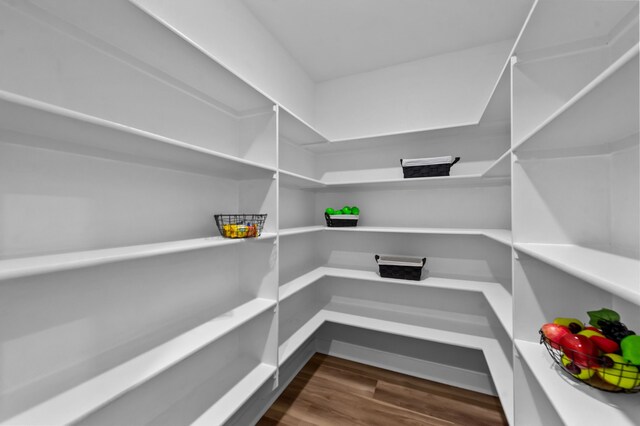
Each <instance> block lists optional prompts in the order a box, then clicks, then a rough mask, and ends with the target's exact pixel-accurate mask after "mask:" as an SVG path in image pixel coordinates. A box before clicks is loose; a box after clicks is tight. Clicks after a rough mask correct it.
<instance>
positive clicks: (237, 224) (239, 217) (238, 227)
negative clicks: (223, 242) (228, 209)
mask: <svg viewBox="0 0 640 426" xmlns="http://www.w3.org/2000/svg"><path fill="white" fill-rule="evenodd" d="M213 217H214V218H215V220H216V225H217V226H218V230H219V231H220V235H222V236H223V237H225V238H255V237H259V236H260V234H261V233H262V228H263V227H264V222H265V220H266V219H267V215H266V214H216V215H214V216H213Z"/></svg>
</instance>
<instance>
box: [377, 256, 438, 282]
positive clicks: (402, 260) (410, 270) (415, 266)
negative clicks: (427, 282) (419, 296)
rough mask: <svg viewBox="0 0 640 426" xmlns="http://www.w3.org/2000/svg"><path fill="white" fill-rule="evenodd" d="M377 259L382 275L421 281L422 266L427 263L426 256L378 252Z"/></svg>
mask: <svg viewBox="0 0 640 426" xmlns="http://www.w3.org/2000/svg"><path fill="white" fill-rule="evenodd" d="M375 259H376V262H377V263H378V268H379V270H380V276H381V277H383V278H396V279H400V280H413V281H420V278H421V277H422V268H423V267H424V265H425V264H426V263H427V258H426V257H423V258H420V257H410V256H379V255H377V254H376V255H375Z"/></svg>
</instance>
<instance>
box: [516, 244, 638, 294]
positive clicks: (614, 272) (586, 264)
mask: <svg viewBox="0 0 640 426" xmlns="http://www.w3.org/2000/svg"><path fill="white" fill-rule="evenodd" d="M514 248H515V249H516V250H518V251H520V252H522V253H525V254H527V255H529V256H531V257H533V258H535V259H538V260H540V261H542V262H545V263H547V264H549V265H551V266H553V267H555V268H558V269H560V270H561V271H564V272H566V273H568V274H570V275H573V276H575V277H578V278H580V279H581V280H584V281H586V282H588V283H591V284H593V285H594V286H596V287H599V288H602V289H604V290H606V291H608V292H611V293H613V294H615V295H616V296H619V297H622V298H623V299H626V300H628V301H630V302H632V303H634V304H636V305H640V284H639V282H640V260H638V259H632V258H629V257H624V256H618V255H615V254H612V253H607V252H604V251H599V250H594V249H590V248H587V247H581V246H578V245H574V244H533V243H526V244H525V243H516V244H514Z"/></svg>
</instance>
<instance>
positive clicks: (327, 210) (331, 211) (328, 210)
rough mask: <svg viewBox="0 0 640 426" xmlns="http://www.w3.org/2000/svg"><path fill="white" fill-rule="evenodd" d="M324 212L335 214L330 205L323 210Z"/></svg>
mask: <svg viewBox="0 0 640 426" xmlns="http://www.w3.org/2000/svg"><path fill="white" fill-rule="evenodd" d="M325 213H326V214H328V215H332V214H336V211H335V210H334V209H332V208H331V207H329V208H328V209H326V210H325Z"/></svg>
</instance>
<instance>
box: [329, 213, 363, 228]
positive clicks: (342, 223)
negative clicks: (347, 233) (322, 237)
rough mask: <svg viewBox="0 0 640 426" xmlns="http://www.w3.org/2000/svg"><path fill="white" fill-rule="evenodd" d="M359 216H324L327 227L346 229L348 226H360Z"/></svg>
mask: <svg viewBox="0 0 640 426" xmlns="http://www.w3.org/2000/svg"><path fill="white" fill-rule="evenodd" d="M359 217H360V216H358V215H357V214H340V215H334V216H329V214H328V213H325V214H324V218H325V219H326V220H327V226H328V227H330V228H344V227H346V226H358V218H359Z"/></svg>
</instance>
